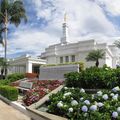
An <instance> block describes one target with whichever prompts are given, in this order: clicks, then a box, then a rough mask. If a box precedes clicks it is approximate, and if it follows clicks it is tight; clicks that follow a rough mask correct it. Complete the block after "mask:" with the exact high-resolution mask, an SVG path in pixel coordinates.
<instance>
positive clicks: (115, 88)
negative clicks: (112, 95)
mask: <svg viewBox="0 0 120 120" xmlns="http://www.w3.org/2000/svg"><path fill="white" fill-rule="evenodd" d="M112 91H113V92H117V91H120V88H119V87H118V86H117V87H114V88H113V89H112Z"/></svg>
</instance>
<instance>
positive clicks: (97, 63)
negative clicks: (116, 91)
mask: <svg viewBox="0 0 120 120" xmlns="http://www.w3.org/2000/svg"><path fill="white" fill-rule="evenodd" d="M95 65H96V67H98V66H99V60H98V59H97V60H96V63H95Z"/></svg>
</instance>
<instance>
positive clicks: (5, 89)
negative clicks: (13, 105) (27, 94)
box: [0, 86, 18, 101]
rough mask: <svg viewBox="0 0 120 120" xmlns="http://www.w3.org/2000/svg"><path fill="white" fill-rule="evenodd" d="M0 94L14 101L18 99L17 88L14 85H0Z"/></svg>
mask: <svg viewBox="0 0 120 120" xmlns="http://www.w3.org/2000/svg"><path fill="white" fill-rule="evenodd" d="M0 94H1V95H2V96H4V97H6V98H7V99H9V100H11V101H16V100H17V99H18V90H17V88H14V87H10V86H0Z"/></svg>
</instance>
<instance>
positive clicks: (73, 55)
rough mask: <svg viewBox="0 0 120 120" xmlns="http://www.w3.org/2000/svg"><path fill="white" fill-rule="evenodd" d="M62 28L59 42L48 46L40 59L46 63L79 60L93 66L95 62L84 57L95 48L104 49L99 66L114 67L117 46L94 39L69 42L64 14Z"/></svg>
mask: <svg viewBox="0 0 120 120" xmlns="http://www.w3.org/2000/svg"><path fill="white" fill-rule="evenodd" d="M62 28H63V30H62V31H63V34H62V37H61V41H60V43H59V44H55V45H51V46H49V47H48V48H46V49H45V52H43V53H42V54H41V56H40V58H41V59H45V60H46V61H47V64H59V63H65V62H77V61H81V62H84V63H85V67H90V66H94V65H95V62H87V61H86V59H85V58H86V56H87V55H88V53H89V52H90V51H91V50H95V49H103V50H104V51H105V58H104V59H101V60H100V65H99V66H100V67H102V66H103V65H104V64H106V65H107V66H109V67H111V68H115V67H116V65H117V64H118V63H119V54H118V52H117V51H118V48H117V47H116V46H115V45H108V44H107V43H97V42H96V41H95V40H94V39H91V40H84V41H79V42H77V43H70V42H69V35H68V25H67V22H66V16H65V18H64V23H63V26H62Z"/></svg>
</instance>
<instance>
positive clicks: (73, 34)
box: [9, 0, 120, 54]
mask: <svg viewBox="0 0 120 120" xmlns="http://www.w3.org/2000/svg"><path fill="white" fill-rule="evenodd" d="M108 1H109V2H108ZM114 1H116V2H113V0H94V2H93V1H92V0H91V1H90V0H44V3H43V0H32V3H33V4H34V5H35V10H36V15H37V17H38V19H39V18H44V19H45V20H46V21H47V22H48V24H47V26H46V27H44V28H43V29H42V30H41V31H40V30H37V28H35V29H31V28H24V29H25V31H24V32H23V31H17V32H16V33H14V34H13V39H12V40H11V41H9V44H10V45H9V46H10V48H9V49H11V52H10V53H9V54H13V53H15V48H14V46H16V48H20V49H19V50H18V51H23V52H24V51H29V50H30V51H35V52H36V54H40V53H41V51H44V49H45V47H46V46H48V45H50V44H55V43H56V42H57V43H58V42H59V41H60V37H61V33H62V23H63V16H64V13H65V11H66V12H67V14H68V20H67V21H68V24H69V34H70V38H71V39H70V41H72V42H73V41H75V39H77V40H78V38H79V40H81V39H82V38H83V39H84V38H88V39H89V38H95V39H97V38H103V39H104V40H105V39H106V40H107V41H108V42H111V41H114V40H110V39H108V38H110V37H114V36H117V35H118V33H119V31H118V30H117V27H116V26H115V25H114V24H113V23H112V22H111V21H110V20H109V19H108V18H107V16H106V15H105V13H104V10H103V9H102V8H101V7H100V5H105V8H106V10H107V11H109V13H111V14H113V15H118V14H119V13H120V10H119V8H120V7H119V5H120V4H119V0H114ZM112 3H114V4H112ZM33 24H34V23H33ZM41 24H42V23H41ZM100 36H104V37H100ZM106 36H107V37H106ZM108 36H109V37H108ZM98 41H99V40H98ZM103 42H104V41H103Z"/></svg>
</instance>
